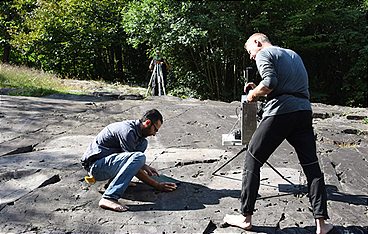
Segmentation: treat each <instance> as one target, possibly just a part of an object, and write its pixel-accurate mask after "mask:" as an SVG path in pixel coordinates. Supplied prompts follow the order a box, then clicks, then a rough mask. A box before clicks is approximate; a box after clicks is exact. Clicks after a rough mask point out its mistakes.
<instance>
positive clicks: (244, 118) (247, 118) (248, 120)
mask: <svg viewBox="0 0 368 234" xmlns="http://www.w3.org/2000/svg"><path fill="white" fill-rule="evenodd" d="M251 69H252V67H247V68H246V70H245V71H244V76H245V84H247V83H248V82H249V70H251ZM251 89H252V88H251V87H249V86H248V87H247V88H246V89H245V90H244V92H245V95H242V96H241V114H240V117H238V120H237V121H236V123H235V125H236V124H237V123H238V121H239V118H240V123H241V124H240V138H239V133H238V132H237V131H235V132H232V130H233V128H234V126H235V125H234V126H233V127H232V129H231V130H230V133H229V134H223V135H222V145H234V146H235V145H242V146H244V147H243V148H242V149H241V150H240V151H239V152H238V153H237V154H236V155H235V156H233V157H232V158H231V159H229V160H228V161H227V162H226V163H224V164H223V165H222V166H221V167H219V168H218V169H216V170H215V171H214V172H213V173H212V175H214V176H219V175H218V174H216V173H217V172H219V171H220V170H221V169H222V168H224V167H225V166H226V165H227V164H229V163H230V162H231V161H233V160H234V159H235V158H237V157H238V156H239V155H241V154H242V153H243V152H244V151H246V150H247V148H248V144H249V142H250V140H251V138H252V136H253V133H254V132H255V130H256V128H257V102H247V95H248V93H249V91H250V90H251ZM231 132H232V133H231ZM265 164H266V165H268V166H269V167H270V168H271V169H272V170H273V171H275V172H276V173H277V174H278V175H279V176H280V177H281V178H282V179H284V180H285V181H287V182H288V183H290V184H291V185H293V186H296V185H295V184H294V183H293V182H291V181H290V180H289V179H287V178H286V177H285V176H283V175H282V174H281V173H280V172H279V171H278V170H277V169H276V168H275V167H273V166H272V165H271V164H270V163H268V162H267V161H266V162H265Z"/></svg>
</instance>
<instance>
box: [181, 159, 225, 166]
mask: <svg viewBox="0 0 368 234" xmlns="http://www.w3.org/2000/svg"><path fill="white" fill-rule="evenodd" d="M218 161H219V159H206V160H194V161H189V162H177V163H176V164H175V165H174V167H180V166H187V165H192V164H200V163H214V162H218Z"/></svg>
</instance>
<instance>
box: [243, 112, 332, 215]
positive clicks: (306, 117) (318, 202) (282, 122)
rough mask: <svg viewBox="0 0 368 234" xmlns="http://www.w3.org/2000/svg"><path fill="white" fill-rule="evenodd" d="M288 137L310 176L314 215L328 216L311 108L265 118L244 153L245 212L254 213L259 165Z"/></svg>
mask: <svg viewBox="0 0 368 234" xmlns="http://www.w3.org/2000/svg"><path fill="white" fill-rule="evenodd" d="M285 139H286V140H287V141H288V142H289V143H290V144H291V145H292V146H293V147H294V149H295V151H296V153H297V155H298V159H299V162H300V164H301V166H302V168H303V171H304V173H305V175H306V177H307V181H308V192H309V200H310V202H311V205H312V209H313V215H314V218H325V219H327V218H328V214H327V194H326V189H325V183H324V179H323V174H322V172H321V169H320V166H319V163H318V158H317V154H316V142H315V138H314V133H313V128H312V112H311V111H297V112H293V113H288V114H283V115H276V116H270V117H266V118H264V119H263V120H262V122H261V123H260V125H259V126H258V128H257V130H256V131H255V132H254V134H253V136H252V139H251V141H250V143H249V147H248V150H247V152H246V156H245V163H244V169H243V181H242V192H241V208H240V209H241V212H242V214H243V215H251V214H253V212H254V206H255V202H256V199H257V194H258V189H259V185H260V168H261V167H262V165H263V164H264V163H265V162H266V161H267V160H268V158H269V157H270V155H271V154H272V153H273V152H274V151H275V150H276V148H277V147H278V146H279V145H280V144H281V143H282V142H283V141H284V140H285Z"/></svg>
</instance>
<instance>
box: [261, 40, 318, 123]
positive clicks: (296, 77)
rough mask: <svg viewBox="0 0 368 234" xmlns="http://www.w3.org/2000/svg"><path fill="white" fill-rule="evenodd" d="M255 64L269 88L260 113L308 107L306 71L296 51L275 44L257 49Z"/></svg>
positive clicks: (297, 109)
mask: <svg viewBox="0 0 368 234" xmlns="http://www.w3.org/2000/svg"><path fill="white" fill-rule="evenodd" d="M256 64H257V68H258V71H259V74H260V75H261V77H262V81H261V83H262V84H263V85H264V86H266V87H268V88H270V89H272V92H271V93H269V94H268V95H267V99H268V100H269V101H268V102H267V104H266V106H265V108H264V113H263V117H265V116H272V115H280V114H285V113H290V112H295V111H300V110H312V108H311V104H310V101H309V91H308V88H309V86H308V74H307V71H306V69H305V67H304V64H303V61H302V59H301V58H300V56H299V55H298V54H297V53H295V52H294V51H292V50H289V49H284V48H280V47H277V46H270V47H265V48H263V49H262V50H260V51H259V52H258V53H257V56H256Z"/></svg>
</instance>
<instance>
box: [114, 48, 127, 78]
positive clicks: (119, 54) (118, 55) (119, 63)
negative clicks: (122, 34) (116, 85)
mask: <svg viewBox="0 0 368 234" xmlns="http://www.w3.org/2000/svg"><path fill="white" fill-rule="evenodd" d="M115 59H116V69H117V72H116V78H117V79H118V80H119V81H125V79H124V78H125V77H124V72H123V51H122V48H121V45H117V46H115Z"/></svg>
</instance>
